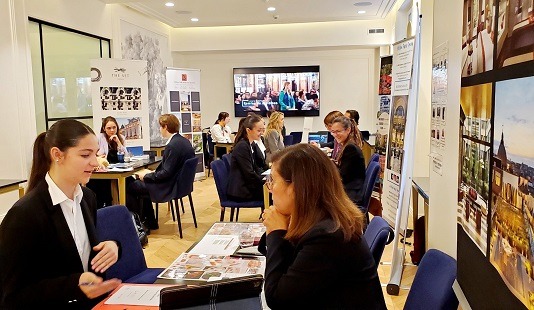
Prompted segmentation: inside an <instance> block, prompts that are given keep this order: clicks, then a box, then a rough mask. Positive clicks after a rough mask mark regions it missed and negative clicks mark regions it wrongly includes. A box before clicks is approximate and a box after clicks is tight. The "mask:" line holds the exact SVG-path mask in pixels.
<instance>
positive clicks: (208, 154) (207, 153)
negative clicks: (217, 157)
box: [202, 128, 214, 178]
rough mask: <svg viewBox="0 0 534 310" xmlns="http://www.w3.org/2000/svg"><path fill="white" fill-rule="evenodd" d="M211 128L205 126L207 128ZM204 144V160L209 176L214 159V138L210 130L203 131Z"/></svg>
mask: <svg viewBox="0 0 534 310" xmlns="http://www.w3.org/2000/svg"><path fill="white" fill-rule="evenodd" d="M206 129H208V130H209V128H205V129H204V130H206ZM202 144H203V146H204V147H203V150H202V151H203V153H204V162H205V163H206V168H207V169H208V178H209V176H210V171H211V165H210V164H211V162H212V161H213V156H214V155H213V147H214V144H213V140H212V139H211V135H210V134H209V132H202Z"/></svg>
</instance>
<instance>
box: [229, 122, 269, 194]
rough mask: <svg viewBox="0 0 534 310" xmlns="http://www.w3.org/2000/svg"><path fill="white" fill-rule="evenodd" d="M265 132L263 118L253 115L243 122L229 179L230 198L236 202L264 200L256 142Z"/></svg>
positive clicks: (234, 151) (233, 152)
mask: <svg viewBox="0 0 534 310" xmlns="http://www.w3.org/2000/svg"><path fill="white" fill-rule="evenodd" d="M264 130H265V124H264V123H263V118H261V116H259V115H256V114H251V115H249V116H247V117H246V118H244V119H243V120H242V124H241V125H240V126H239V131H238V132H237V135H236V137H235V143H234V148H233V149H232V160H231V163H230V173H229V177H228V188H227V190H226V193H227V195H228V198H230V199H232V200H235V201H254V200H256V201H257V200H262V199H263V181H262V176H261V173H262V172H263V170H261V169H260V168H259V167H258V166H257V163H256V161H257V159H255V154H254V152H258V148H255V147H254V144H255V142H254V141H255V140H259V139H261V134H262V132H263V131H264Z"/></svg>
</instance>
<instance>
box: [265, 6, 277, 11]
mask: <svg viewBox="0 0 534 310" xmlns="http://www.w3.org/2000/svg"><path fill="white" fill-rule="evenodd" d="M267 11H269V12H274V11H276V8H275V7H273V6H270V7H268V8H267Z"/></svg>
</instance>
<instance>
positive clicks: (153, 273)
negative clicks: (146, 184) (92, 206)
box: [96, 206, 164, 284]
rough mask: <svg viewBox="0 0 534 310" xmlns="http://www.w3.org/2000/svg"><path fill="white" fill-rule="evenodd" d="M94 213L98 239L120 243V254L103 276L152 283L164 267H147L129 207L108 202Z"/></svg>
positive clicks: (128, 281) (126, 281)
mask: <svg viewBox="0 0 534 310" xmlns="http://www.w3.org/2000/svg"><path fill="white" fill-rule="evenodd" d="M96 216H97V222H96V223H97V225H96V231H97V235H98V240H99V241H104V240H116V241H118V242H119V243H120V247H121V257H120V258H119V260H118V261H117V262H116V263H115V264H113V266H111V267H110V268H109V269H108V270H107V271H106V279H113V278H118V279H121V280H122V282H125V283H141V284H152V283H154V282H155V281H156V279H157V276H158V275H159V274H160V273H161V272H162V271H163V270H164V268H147V265H146V260H145V255H144V253H143V249H142V248H141V244H140V243H139V238H138V236H137V232H136V231H135V227H134V222H133V220H132V215H131V214H130V211H128V209H127V208H126V207H125V206H109V207H105V208H102V209H98V210H97V213H96Z"/></svg>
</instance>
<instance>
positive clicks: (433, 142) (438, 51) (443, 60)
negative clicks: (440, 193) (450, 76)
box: [430, 42, 449, 175]
mask: <svg viewBox="0 0 534 310" xmlns="http://www.w3.org/2000/svg"><path fill="white" fill-rule="evenodd" d="M448 55H449V49H448V43H447V42H445V43H443V44H441V45H440V46H438V47H436V48H434V50H433V53H432V96H431V110H432V112H431V113H432V114H431V117H430V156H431V158H432V170H433V171H434V172H436V173H438V174H439V175H443V153H444V151H445V128H446V126H445V112H446V110H447V109H446V106H447V91H448V85H447V64H448Z"/></svg>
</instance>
